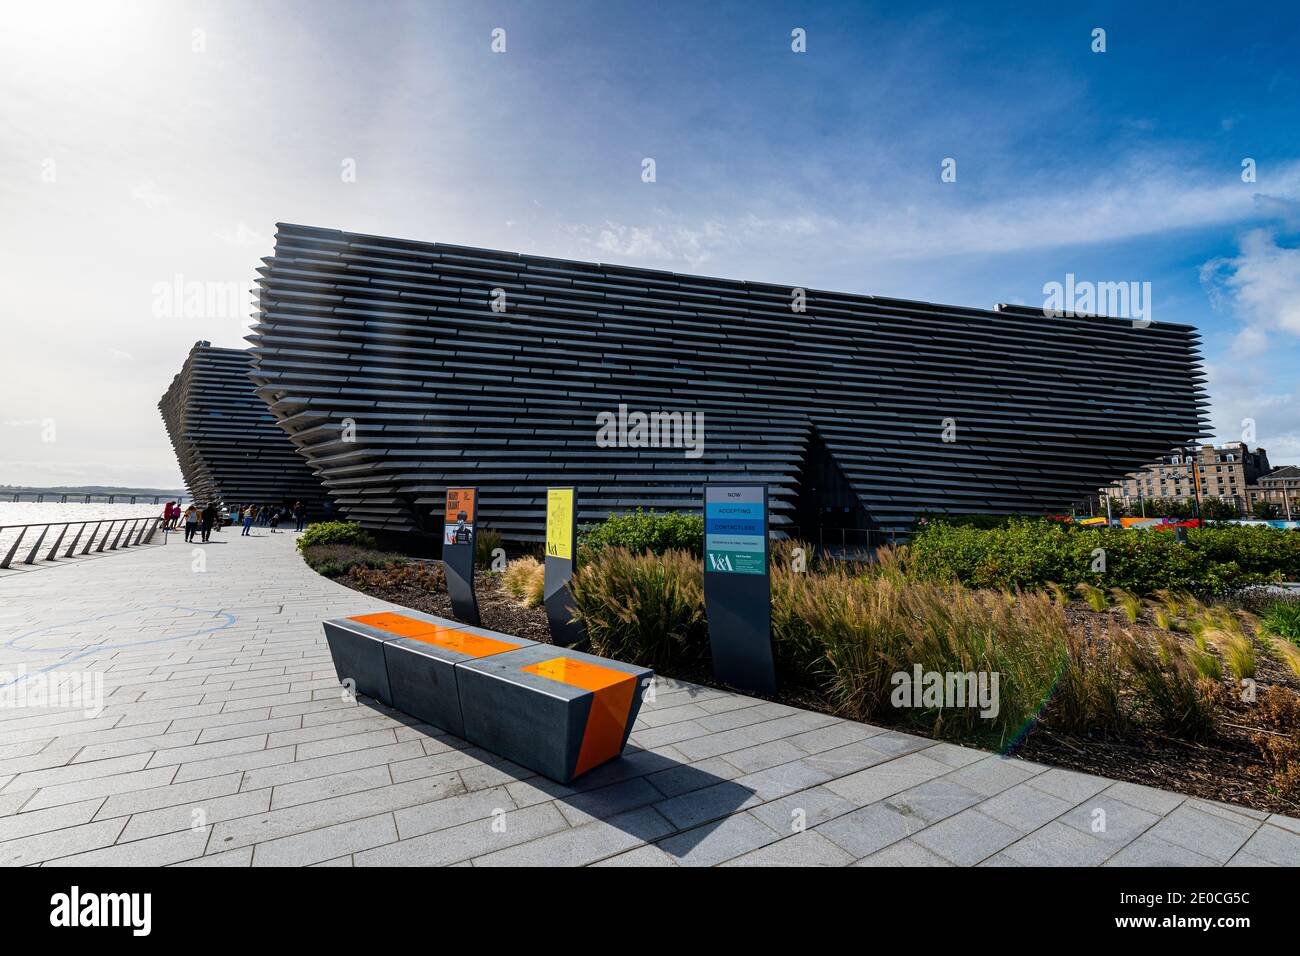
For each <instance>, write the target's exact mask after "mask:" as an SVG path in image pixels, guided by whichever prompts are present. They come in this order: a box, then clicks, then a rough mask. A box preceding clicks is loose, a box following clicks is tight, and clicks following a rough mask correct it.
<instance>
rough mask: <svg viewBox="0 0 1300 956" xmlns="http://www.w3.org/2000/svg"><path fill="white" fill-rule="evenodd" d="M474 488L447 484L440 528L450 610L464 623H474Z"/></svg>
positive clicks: (475, 601)
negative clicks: (441, 526)
mask: <svg viewBox="0 0 1300 956" xmlns="http://www.w3.org/2000/svg"><path fill="white" fill-rule="evenodd" d="M477 508H478V489H477V488H448V489H447V510H446V512H445V516H444V517H445V524H444V526H443V532H442V570H443V575H444V576H445V577H446V579H447V595H448V596H449V597H450V598H451V609H452V613H454V614H455V615H456V617H457V618H458V619H459V620H461V621H463V622H464V623H466V624H473V625H477V624H478V623H479V616H478V600H477V599H476V598H475V597H474V514H475V511H476V510H477Z"/></svg>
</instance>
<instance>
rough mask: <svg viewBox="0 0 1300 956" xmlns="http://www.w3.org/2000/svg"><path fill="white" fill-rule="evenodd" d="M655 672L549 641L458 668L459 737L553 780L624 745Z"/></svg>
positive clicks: (584, 769) (593, 763) (598, 761)
mask: <svg viewBox="0 0 1300 956" xmlns="http://www.w3.org/2000/svg"><path fill="white" fill-rule="evenodd" d="M653 677H654V672H653V671H651V670H649V669H647V668H645V667H638V666H636V665H634V664H624V663H622V662H621V661H613V660H608V659H606V658H603V657H596V656H594V655H592V654H584V653H582V652H580V651H573V650H569V649H568V648H562V647H555V646H553V645H549V644H537V645H534V646H533V647H526V648H523V649H521V650H518V651H507V652H505V653H502V654H495V655H493V656H491V657H483V658H480V659H479V660H475V661H469V662H467V663H464V664H460V665H459V666H458V667H457V686H458V687H459V689H460V704H461V713H462V714H463V716H464V719H465V735H464V736H465V739H466V740H468V741H470V742H471V743H473V744H477V745H478V746H480V747H482V748H484V749H485V750H489V751H491V752H493V753H496V754H499V755H500V756H502V757H505V758H506V759H508V760H512V761H514V762H515V763H517V764H520V765H521V766H524V767H528V768H529V769H530V770H536V771H537V772H538V773H541V774H544V775H545V776H547V777H550V778H551V779H552V780H555V781H558V782H559V783H569V782H570V781H571V780H573V779H574V778H575V777H578V776H581V775H582V774H584V773H586V772H587V771H589V770H592V769H594V768H596V767H598V766H600V765H601V764H603V763H605V762H606V761H608V760H611V759H613V758H614V757H617V756H618V755H619V754H620V753H622V752H623V747H624V746H625V745H626V744H627V738H628V735H629V734H630V733H631V731H632V724H633V723H634V722H635V721H636V715H637V711H638V710H640V707H641V693H642V690H643V689H644V687H645V686H647V685H648V684H649V682H650V680H651V679H652V678H653Z"/></svg>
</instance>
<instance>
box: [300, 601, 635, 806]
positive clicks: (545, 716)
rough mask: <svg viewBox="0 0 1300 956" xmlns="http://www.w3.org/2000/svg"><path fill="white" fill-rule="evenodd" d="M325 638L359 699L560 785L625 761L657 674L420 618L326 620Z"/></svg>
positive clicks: (414, 614)
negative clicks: (644, 694)
mask: <svg viewBox="0 0 1300 956" xmlns="http://www.w3.org/2000/svg"><path fill="white" fill-rule="evenodd" d="M325 637H326V640H327V642H328V643H329V647H330V655H331V657H333V659H334V669H335V671H336V672H337V674H338V676H339V680H340V681H345V680H348V679H351V680H352V681H353V682H354V684H355V690H356V692H357V693H358V694H365V695H366V696H368V697H373V698H374V699H376V700H378V701H381V702H383V703H385V704H388V705H390V706H393V707H396V708H397V709H398V710H401V711H404V712H405V713H408V714H410V715H411V716H412V717H416V718H418V719H419V720H422V721H424V722H425V723H428V724H431V725H433V726H435V727H438V728H440V729H443V730H446V731H449V732H450V733H453V734H455V735H456V736H458V737H461V738H463V739H465V740H467V741H469V742H470V743H472V744H475V745H477V746H479V747H482V748H484V749H485V750H489V751H491V752H493V753H495V754H497V755H499V756H502V757H505V758H506V759H508V760H511V761H514V762H515V763H517V764H519V765H521V766H524V767H528V768H529V769H530V770H536V771H537V772H538V773H542V774H545V775H546V776H548V777H550V778H551V779H552V780H556V781H558V782H560V783H569V782H570V781H571V780H573V779H574V778H575V777H578V776H580V775H582V774H584V773H586V772H587V771H589V770H592V769H594V768H595V767H598V766H600V765H601V764H602V763H605V762H606V761H608V760H611V759H613V758H614V757H617V756H618V755H619V754H620V753H622V751H623V747H624V746H625V745H626V743H627V738H628V735H629V734H630V733H631V731H632V725H633V723H634V722H635V721H636V715H637V712H638V710H639V709H640V706H641V691H642V689H643V687H644V686H645V685H646V684H648V682H649V680H650V679H651V678H652V677H653V676H654V672H653V671H651V670H648V669H647V668H644V667H637V666H634V665H631V664H624V663H622V662H620V661H612V660H607V659H606V658H602V657H596V656H595V655H592V654H584V653H582V652H580V651H573V650H569V649H567V648H560V647H554V646H552V645H550V644H538V643H536V642H535V641H529V640H525V639H524V638H521V637H513V636H511V635H508V634H499V633H497V632H495V631H489V630H486V629H485V628H481V627H471V626H469V625H465V624H458V623H456V622H453V621H448V620H444V619H443V618H439V617H435V616H433V615H428V614H421V613H420V612H418V611H402V612H393V611H385V612H380V613H376V614H361V615H358V616H356V617H350V618H343V619H338V620H332V621H326V622H325Z"/></svg>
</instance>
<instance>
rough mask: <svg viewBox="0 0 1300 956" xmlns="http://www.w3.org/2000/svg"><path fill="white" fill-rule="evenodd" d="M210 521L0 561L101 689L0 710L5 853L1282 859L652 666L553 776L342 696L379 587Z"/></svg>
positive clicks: (1189, 823)
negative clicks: (359, 628) (597, 737)
mask: <svg viewBox="0 0 1300 956" xmlns="http://www.w3.org/2000/svg"><path fill="white" fill-rule="evenodd" d="M222 540H224V541H225V542H226V546H225V547H223V548H220V549H218V548H212V549H210V550H209V551H208V552H207V554H208V561H207V571H206V572H204V573H202V574H197V573H194V572H193V571H192V570H191V567H192V565H191V557H190V550H191V549H188V548H181V547H172V546H161V547H152V548H148V549H140V550H139V551H133V552H128V553H123V554H120V555H115V556H114V560H112V561H91V562H76V563H71V564H69V565H67V566H64V567H63V568H62V569H60V570H58V571H56V572H52V573H47V574H20V575H12V576H8V577H5V578H3V579H0V638H7V637H9V636H12V635H13V634H15V633H19V634H24V635H27V638H26V639H25V641H24V642H23V646H24V647H25V648H27V649H24V650H22V651H19V650H17V649H15V648H14V647H3V649H0V665H2V666H5V667H7V666H9V665H10V664H12V663H14V662H16V661H15V659H17V658H21V661H22V662H23V663H26V664H28V665H29V667H30V666H31V665H33V664H39V665H41V666H44V665H48V664H56V665H57V664H58V663H59V662H60V660H62V659H63V658H64V657H66V651H64V650H63V648H66V647H68V646H70V645H72V646H76V645H77V644H78V642H80V644H81V646H82V650H83V652H84V654H85V656H84V657H83V658H80V660H81V661H82V662H83V663H84V665H85V666H86V667H88V668H89V669H92V670H95V671H98V672H100V673H102V674H103V676H104V682H105V684H104V686H105V692H106V694H107V696H106V697H105V700H104V704H105V707H104V710H103V712H102V713H101V714H99V715H98V716H94V717H88V716H87V715H86V714H85V713H83V712H81V711H76V710H69V709H64V710H45V709H41V708H27V709H24V710H21V711H19V710H8V711H4V712H0V864H7V865H32V864H38V865H62V864H64V863H76V864H78V865H83V864H84V865H108V864H113V863H121V864H126V865H152V866H160V865H170V866H196V865H197V866H249V865H301V866H318V865H320V866H347V865H360V866H370V865H450V866H462V865H470V864H473V865H485V866H490V865H521V864H545V865H584V864H591V865H600V866H677V865H683V866H686V865H705V864H707V865H719V864H726V865H737V866H738V865H844V864H846V863H850V862H852V863H854V864H855V865H862V866H877V865H888V866H896V865H911V866H930V865H939V866H946V865H952V864H954V863H962V864H968V865H970V864H974V865H1098V864H1106V865H1115V866H1122V865H1139V864H1144V863H1145V864H1151V865H1166V864H1167V865H1174V864H1179V863H1196V864H1207V863H1209V864H1213V863H1219V864H1224V863H1226V864H1228V865H1233V866H1241V865H1276V866H1295V865H1297V863H1298V862H1300V820H1296V819H1293V818H1290V817H1284V816H1278V815H1269V814H1265V813H1262V812H1260V811H1253V810H1249V809H1247V808H1242V807H1238V806H1234V805H1230V804H1225V803H1219V802H1216V801H1208V800H1199V799H1189V798H1185V797H1183V796H1182V795H1180V794H1172V793H1168V792H1165V791H1160V790H1155V789H1152V788H1149V787H1143V786H1139V785H1136V784H1130V783H1122V782H1114V781H1109V780H1106V779H1104V778H1102V777H1096V776H1092V775H1088V774H1080V773H1074V772H1071V771H1066V770H1057V769H1051V768H1047V767H1044V766H1041V765H1038V764H1034V763H1030V762H1027V761H1021V760H1016V759H1014V758H1012V759H1006V758H1002V757H999V756H996V755H992V754H988V753H986V752H983V751H979V750H974V749H971V748H967V747H961V746H957V745H954V744H950V743H943V742H936V741H933V740H929V739H926V738H923V737H920V736H915V735H912V734H908V733H904V732H900V731H897V730H890V729H888V728H884V727H878V726H873V725H870V724H864V723H857V722H853V721H845V720H838V719H836V718H833V717H830V716H827V715H826V714H822V713H815V712H812V711H802V710H799V709H798V708H795V707H791V706H789V705H786V704H780V703H774V702H772V701H764V700H760V699H757V698H752V697H746V696H744V695H740V694H732V693H728V692H726V691H722V690H718V689H715V688H707V687H700V686H698V685H694V684H691V683H689V682H687V681H681V680H677V679H673V678H667V677H662V676H660V677H659V678H658V679H657V680H656V683H655V689H654V699H653V700H651V701H647V702H646V704H645V705H644V706H643V708H642V710H641V713H640V717H639V720H638V721H637V723H636V726H635V729H634V732H633V735H632V741H631V744H630V746H629V749H628V750H627V751H626V752H625V754H624V756H623V757H622V758H620V759H618V760H615V761H611V762H610V763H608V764H606V765H604V766H602V767H600V768H599V769H598V770H596V771H594V772H592V773H591V774H588V775H586V776H584V777H582V778H579V779H578V780H576V781H574V783H573V785H572V786H567V787H565V786H560V785H558V784H554V783H553V782H552V781H548V780H545V779H543V778H540V777H538V776H537V775H535V774H533V773H532V772H531V771H528V770H525V769H524V768H522V767H518V766H515V765H514V764H511V763H509V762H508V761H504V760H502V759H500V758H499V757H497V756H496V755H493V754H489V753H486V752H485V751H482V750H480V749H477V748H473V747H471V746H469V745H468V744H466V743H465V742H464V741H461V740H458V739H457V738H455V737H453V736H451V735H448V734H446V733H445V732H442V731H439V730H437V729H435V728H432V727H429V726H427V725H424V724H421V723H420V722H419V721H416V720H414V719H412V718H410V717H407V716H406V715H403V714H401V713H400V712H398V711H395V710H393V709H391V708H387V707H383V706H380V705H377V704H375V703H374V702H370V701H366V700H360V701H358V700H352V699H348V698H346V697H345V696H344V695H343V694H342V692H341V690H340V689H339V688H338V687H337V686H336V683H335V678H334V673H333V666H332V663H331V659H330V655H329V651H328V648H327V647H326V645H325V641H324V636H323V632H322V629H321V626H320V622H321V621H322V620H323V619H325V618H335V617H346V616H349V615H352V614H358V613H364V612H367V611H375V610H382V609H386V608H387V607H390V606H388V605H385V604H384V602H382V601H377V600H374V599H371V598H369V597H366V596H364V595H361V594H359V593H357V592H355V591H351V590H348V589H346V588H343V587H341V586H339V585H337V584H335V583H333V582H332V581H329V580H327V579H325V578H321V577H319V576H318V575H316V574H315V573H313V572H311V571H310V570H309V569H308V568H306V566H305V565H303V564H302V562H301V560H300V558H299V557H298V556H297V554H296V553H295V551H294V548H293V542H294V536H293V535H291V534H285V535H276V536H269V535H264V536H260V537H258V538H250V539H243V540H240V539H239V538H238V536H237V535H236V536H232V537H229V538H227V537H223V539H222ZM170 594H184V595H185V602H184V604H185V606H184V607H179V606H176V605H171V604H167V603H165V602H164V600H162V599H160V597H159V595H170ZM106 607H111V608H113V610H112V611H110V612H107V613H106V612H105V610H104V609H105V608H106ZM50 626H53V628H54V630H53V631H51V632H50V633H51V636H50V637H48V638H45V637H41V636H40V633H41V632H39V631H38V628H41V627H47V628H48V627H50ZM33 634H34V635H35V636H32V635H33ZM146 641H147V642H149V643H143V642H146ZM4 643H5V642H4V641H3V640H0V646H2V645H3V644H4ZM133 644H138V646H132V645H133ZM110 646H111V649H108V648H109V647H110Z"/></svg>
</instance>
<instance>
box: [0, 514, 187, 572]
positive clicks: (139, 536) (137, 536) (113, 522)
mask: <svg viewBox="0 0 1300 956" xmlns="http://www.w3.org/2000/svg"><path fill="white" fill-rule="evenodd" d="M105 523H107V525H108V527H107V528H104V533H103V534H102V535H101V534H100V533H99V529H100V528H103V527H104V525H105ZM74 524H75V525H79V526H80V527H78V528H77V533H76V534H75V535H74V536H73V538H72V543H71V544H70V545H68V549H67V551H65V552H64V553H63V557H65V558H71V557H73V555H74V554H75V553H76V550H77V545H78V544H80V543H81V539H82V536H83V535H85V534H86V529H87V528H90V526H91V525H94V528H93V529H91V532H90V535H89V536H88V537H86V543H85V546H84V547H82V549H81V553H80V556H85V555H87V554H89V553H90V550H91V548H92V547H94V546H95V544H96V541H97V540H98V547H94V550H95V553H96V554H99V553H101V552H103V551H104V550H105V549H107V550H109V551H117V550H119V549H122V550H125V549H126V548H134V547H139V546H140V545H142V544H152V543H153V539H154V536H155V535H156V534H157V532H158V529H159V528H162V529H163V541H162V543H163V544H166V543H167V531H168V530H169V529H168V528H167V527H166V519H165V518H163V517H162V516H161V515H159V516H155V517H141V516H139V515H129V516H127V517H123V518H91V519H88V520H86V521H44V522H38V523H34V524H8V525H0V533H3V532H5V531H17V532H18V536H17V537H16V538H14V540H13V544H11V545H10V546H9V549H8V550H7V551H5V552H4V556H3V558H0V571H5V570H8V569H9V567H10V566H11V565H12V564H13V561H14V558H15V557H17V556H18V551H19V548H21V547H22V544H23V541H24V540H25V539H27V532H28V531H29V530H30V529H32V528H40V529H41V532H40V534H39V535H37V537H36V543H35V544H33V545H32V546H31V548H30V550H28V552H27V556H26V557H25V558H23V560H22V563H23V564H35V563H36V560H37V557H36V556H37V554H38V553H39V552H40V550H41V546H42V545H43V544H44V543H45V539H46V538H47V537H49V536H50V532H51V531H52V530H53V529H54V528H58V529H59V531H58V537H56V538H55V539H54V544H53V545H51V546H50V549H49V551H48V552H47V553H46V555H45V557H44V558H42V559H41V560H42V561H57V560H58V552H59V546H60V545H62V544H63V541H64V539H65V538H66V537H67V535H68V529H69V528H71V527H72V526H73V525H74ZM114 529H116V534H114ZM110 539H111V541H112V543H111V544H110V543H109V542H110ZM123 539H125V540H123Z"/></svg>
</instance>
